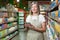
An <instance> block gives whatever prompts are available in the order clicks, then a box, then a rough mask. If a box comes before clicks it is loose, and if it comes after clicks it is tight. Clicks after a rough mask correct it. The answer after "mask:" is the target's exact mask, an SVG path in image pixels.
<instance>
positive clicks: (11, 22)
mask: <svg viewBox="0 0 60 40" xmlns="http://www.w3.org/2000/svg"><path fill="white" fill-rule="evenodd" d="M13 22H17V21H11V22H6V23H0V25H2V24H9V23H13Z"/></svg>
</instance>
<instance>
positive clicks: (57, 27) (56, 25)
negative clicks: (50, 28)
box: [55, 22, 60, 33]
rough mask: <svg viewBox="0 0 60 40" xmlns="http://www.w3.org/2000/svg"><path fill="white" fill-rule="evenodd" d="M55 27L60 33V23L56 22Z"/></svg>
mask: <svg viewBox="0 0 60 40" xmlns="http://www.w3.org/2000/svg"><path fill="white" fill-rule="evenodd" d="M55 29H56V31H57V32H59V33H60V25H59V24H58V23H56V22H55Z"/></svg>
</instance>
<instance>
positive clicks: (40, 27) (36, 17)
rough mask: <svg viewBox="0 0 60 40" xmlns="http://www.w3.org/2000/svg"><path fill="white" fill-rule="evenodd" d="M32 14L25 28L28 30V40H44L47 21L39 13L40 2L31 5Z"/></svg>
mask: <svg viewBox="0 0 60 40" xmlns="http://www.w3.org/2000/svg"><path fill="white" fill-rule="evenodd" d="M30 13H31V14H29V15H28V16H27V18H26V24H25V28H27V29H28V32H27V40H43V39H44V37H43V33H44V32H46V20H45V18H44V16H43V15H41V14H40V12H39V5H38V2H36V1H33V2H32V3H31V8H30ZM44 40H47V39H44Z"/></svg>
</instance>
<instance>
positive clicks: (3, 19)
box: [0, 9, 18, 40]
mask: <svg viewBox="0 0 60 40" xmlns="http://www.w3.org/2000/svg"><path fill="white" fill-rule="evenodd" d="M16 35H18V26H17V12H15V11H10V12H9V11H8V10H7V9H5V10H2V9H0V40H11V39H12V38H14V37H15V36H16Z"/></svg>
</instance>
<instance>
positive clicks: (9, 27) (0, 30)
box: [0, 25, 16, 31]
mask: <svg viewBox="0 0 60 40" xmlns="http://www.w3.org/2000/svg"><path fill="white" fill-rule="evenodd" d="M14 26H16V25H14ZM14 26H12V27H14ZM9 28H11V27H7V28H4V29H1V30H0V31H3V30H5V29H9Z"/></svg>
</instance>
